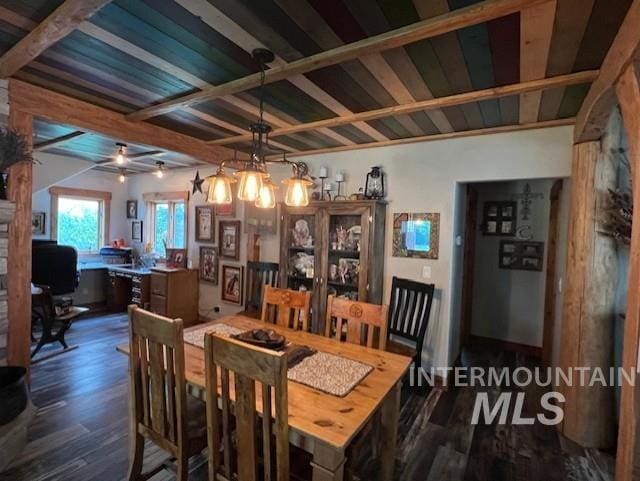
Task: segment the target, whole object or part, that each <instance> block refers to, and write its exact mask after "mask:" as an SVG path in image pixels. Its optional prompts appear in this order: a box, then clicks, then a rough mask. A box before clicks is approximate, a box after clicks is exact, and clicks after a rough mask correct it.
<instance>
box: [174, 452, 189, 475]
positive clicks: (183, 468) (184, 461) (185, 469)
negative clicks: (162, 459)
mask: <svg viewBox="0 0 640 481" xmlns="http://www.w3.org/2000/svg"><path fill="white" fill-rule="evenodd" d="M176 467H177V468H178V472H177V473H176V481H187V480H188V479H189V457H188V456H184V455H183V456H180V457H179V458H178V459H177V461H176Z"/></svg>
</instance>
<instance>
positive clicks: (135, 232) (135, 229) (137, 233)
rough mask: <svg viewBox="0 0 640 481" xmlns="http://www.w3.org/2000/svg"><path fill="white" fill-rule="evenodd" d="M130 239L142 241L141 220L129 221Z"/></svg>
mask: <svg viewBox="0 0 640 481" xmlns="http://www.w3.org/2000/svg"><path fill="white" fill-rule="evenodd" d="M131 240H132V241H134V242H142V221H141V220H134V221H133V222H132V223H131Z"/></svg>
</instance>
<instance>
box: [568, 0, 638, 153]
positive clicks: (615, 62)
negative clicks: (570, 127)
mask: <svg viewBox="0 0 640 481" xmlns="http://www.w3.org/2000/svg"><path fill="white" fill-rule="evenodd" d="M638 25H640V0H634V1H633V3H632V4H631V7H629V11H628V12H627V16H626V17H625V19H624V22H622V26H621V27H620V30H618V34H617V35H616V38H615V40H614V41H613V44H612V45H611V48H610V49H609V52H608V53H607V56H606V57H605V59H604V62H603V63H602V67H601V68H600V75H598V78H597V79H596V80H595V81H594V82H593V84H592V85H591V89H589V93H588V94H587V97H586V98H585V100H584V102H583V103H582V107H581V108H580V111H579V112H578V115H577V117H576V128H575V132H574V141H575V142H576V143H581V142H587V141H590V140H597V139H599V138H600V137H601V136H602V133H603V132H604V129H605V127H606V125H607V121H608V119H609V115H611V111H612V110H613V108H614V107H615V106H616V105H617V103H618V100H617V98H616V92H615V90H616V84H617V83H618V80H619V79H620V77H621V76H622V74H624V72H625V71H626V70H627V68H628V67H629V65H631V63H632V62H633V61H634V60H636V59H638V56H639V52H640V28H638Z"/></svg>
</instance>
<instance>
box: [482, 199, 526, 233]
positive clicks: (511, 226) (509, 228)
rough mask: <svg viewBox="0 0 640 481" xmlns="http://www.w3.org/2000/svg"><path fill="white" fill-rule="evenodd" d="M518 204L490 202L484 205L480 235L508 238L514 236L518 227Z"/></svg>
mask: <svg viewBox="0 0 640 481" xmlns="http://www.w3.org/2000/svg"><path fill="white" fill-rule="evenodd" d="M517 216H518V203H517V202H512V201H491V202H485V203H484V219H483V222H482V226H481V229H482V233H483V234H484V235H494V236H502V237H510V236H514V235H515V234H516V230H517V227H518V225H517V224H518V222H517Z"/></svg>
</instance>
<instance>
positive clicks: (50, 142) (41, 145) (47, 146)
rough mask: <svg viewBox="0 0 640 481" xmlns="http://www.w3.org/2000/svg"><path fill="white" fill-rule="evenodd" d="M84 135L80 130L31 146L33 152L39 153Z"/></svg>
mask: <svg viewBox="0 0 640 481" xmlns="http://www.w3.org/2000/svg"><path fill="white" fill-rule="evenodd" d="M85 133H86V132H83V131H81V130H76V131H75V132H70V133H68V134H65V135H61V136H60V137H55V138H53V139H49V140H45V141H43V142H39V143H37V144H35V145H34V146H33V150H35V151H39V150H45V149H50V148H51V147H54V146H56V145H60V144H64V143H65V142H68V141H70V140H73V139H75V138H76V137H80V136H81V135H84V134H85Z"/></svg>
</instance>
